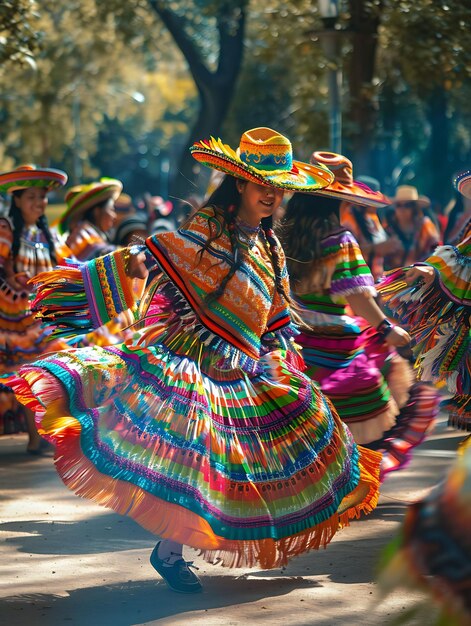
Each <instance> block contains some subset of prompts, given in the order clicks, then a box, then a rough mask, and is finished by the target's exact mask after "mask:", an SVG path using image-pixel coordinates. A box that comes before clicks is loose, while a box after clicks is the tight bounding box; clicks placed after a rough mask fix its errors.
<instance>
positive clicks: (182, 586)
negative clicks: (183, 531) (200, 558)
mask: <svg viewBox="0 0 471 626" xmlns="http://www.w3.org/2000/svg"><path fill="white" fill-rule="evenodd" d="M159 545H160V541H158V542H157V544H156V546H155V548H154V549H153V550H152V554H151V555H150V564H151V565H152V567H153V568H154V569H155V570H156V571H157V572H158V573H159V574H160V575H161V576H162V578H163V579H164V580H165V582H166V583H167V585H168V586H169V587H170V589H172V590H173V591H178V592H179V593H198V592H200V591H201V590H202V589H203V587H202V585H201V582H200V579H199V578H198V576H197V575H196V574H195V573H194V572H192V571H191V569H190V567H193V568H194V569H198V568H197V567H196V566H195V565H193V561H184V560H183V559H177V560H176V561H175V562H174V563H172V564H171V565H170V564H169V563H166V561H167V559H160V558H159V556H158V551H159Z"/></svg>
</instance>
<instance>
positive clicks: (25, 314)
mask: <svg viewBox="0 0 471 626" xmlns="http://www.w3.org/2000/svg"><path fill="white" fill-rule="evenodd" d="M51 234H52V236H53V239H54V244H55V249H56V254H57V255H58V256H59V258H60V255H61V253H62V252H63V242H62V240H61V239H60V237H59V236H58V235H57V233H56V232H55V231H54V230H51ZM12 243H13V231H12V229H11V225H10V222H9V220H7V219H0V268H2V269H3V270H4V274H3V276H0V374H7V373H10V372H12V371H13V370H14V369H16V368H17V367H18V366H19V365H21V364H22V363H26V362H28V361H31V360H32V359H34V358H37V357H38V356H39V355H40V354H41V353H43V352H47V351H49V350H51V349H54V347H55V348H56V349H60V348H62V347H64V344H63V343H62V342H58V343H55V344H51V343H50V342H49V341H48V336H49V334H50V331H49V330H46V329H45V328H42V327H41V324H40V322H39V321H38V320H36V319H35V317H34V315H33V314H32V311H31V301H32V296H31V289H32V287H31V286H27V285H25V286H24V288H19V287H17V286H16V285H15V284H14V283H13V286H12V284H10V283H11V282H12V281H10V282H9V275H10V273H11V272H12V270H13V258H12V254H11V247H12ZM14 268H15V270H16V271H15V273H14V274H13V276H14V277H15V276H16V275H17V274H23V273H24V274H26V276H30V277H31V276H35V275H36V274H37V273H38V272H44V271H47V270H50V269H52V261H51V257H50V253H49V244H48V242H47V240H46V238H45V236H44V233H43V232H42V231H41V230H40V229H38V228H37V227H36V226H32V227H29V228H24V229H23V231H22V233H21V237H20V248H19V250H18V254H17V256H16V257H15V259H14ZM24 279H25V277H24V276H23V280H24Z"/></svg>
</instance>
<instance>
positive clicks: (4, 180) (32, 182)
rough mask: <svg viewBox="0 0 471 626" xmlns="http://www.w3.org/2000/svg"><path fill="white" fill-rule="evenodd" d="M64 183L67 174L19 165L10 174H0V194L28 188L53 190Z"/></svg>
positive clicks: (49, 169)
mask: <svg viewBox="0 0 471 626" xmlns="http://www.w3.org/2000/svg"><path fill="white" fill-rule="evenodd" d="M66 182H67V174H66V173H65V172H63V171H62V170H55V169H51V168H44V167H42V168H39V167H36V166H35V165H20V166H19V167H17V168H16V169H14V170H11V171H10V172H3V174H0V193H12V192H13V191H19V190H21V189H28V188H29V187H42V188H45V189H54V188H56V187H62V186H63V185H65V183H66Z"/></svg>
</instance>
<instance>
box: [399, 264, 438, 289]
mask: <svg viewBox="0 0 471 626" xmlns="http://www.w3.org/2000/svg"><path fill="white" fill-rule="evenodd" d="M434 278H435V269H434V268H433V267H431V266H430V265H414V267H411V269H410V270H407V272H406V275H405V281H406V283H407V284H408V285H411V284H412V283H414V282H415V281H416V280H419V279H421V280H423V281H424V283H425V284H426V285H430V284H431V283H432V282H433V280H434Z"/></svg>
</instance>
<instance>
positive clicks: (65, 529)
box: [0, 420, 463, 626]
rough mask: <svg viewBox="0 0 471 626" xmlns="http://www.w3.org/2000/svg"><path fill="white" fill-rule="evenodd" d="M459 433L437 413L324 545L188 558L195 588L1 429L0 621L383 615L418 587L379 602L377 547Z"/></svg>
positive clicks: (450, 452)
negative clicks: (252, 556) (404, 461)
mask: <svg viewBox="0 0 471 626" xmlns="http://www.w3.org/2000/svg"><path fill="white" fill-rule="evenodd" d="M462 439H463V435H462V434H460V433H456V432H454V431H449V430H448V429H446V427H445V424H444V422H443V420H442V421H441V422H440V423H439V424H438V426H437V428H436V431H435V434H434V435H433V436H432V437H431V438H430V439H429V440H428V441H427V442H425V444H423V445H422V446H421V448H420V449H419V450H418V451H417V453H416V454H415V457H414V460H413V462H412V464H411V465H410V466H409V467H408V468H407V469H406V470H403V471H402V472H398V473H397V474H396V475H392V476H390V477H389V478H388V480H387V481H386V483H385V485H384V487H383V490H382V494H383V495H382V497H381V500H380V504H379V506H378V508H377V509H376V511H375V513H374V514H373V515H371V516H370V517H368V518H365V519H363V520H361V521H358V522H354V523H353V524H352V526H350V527H349V528H347V529H345V530H343V531H342V532H341V533H339V534H338V535H337V536H336V538H335V539H334V540H333V542H332V543H331V544H330V546H329V547H328V548H327V549H326V550H322V551H320V552H317V553H311V554H308V555H306V556H303V557H299V558H298V559H295V560H294V561H293V562H292V563H291V564H290V565H289V567H288V568H287V569H286V570H285V571H283V572H282V571H280V570H273V571H269V572H267V571H257V570H228V569H224V568H221V567H215V566H210V565H207V564H206V563H205V562H203V561H202V560H201V559H199V558H197V557H195V563H196V565H198V566H199V567H200V571H199V574H200V575H201V577H202V580H203V583H204V587H205V590H204V592H203V593H202V594H199V595H197V596H184V595H179V594H174V593H172V592H170V591H168V590H167V587H166V586H165V584H164V583H163V582H162V581H161V579H160V578H159V576H158V575H157V574H156V573H155V572H154V570H153V569H152V568H151V566H150V565H149V563H148V557H149V554H150V551H151V548H152V547H153V545H154V543H155V539H154V538H153V536H152V535H150V534H149V533H148V532H146V531H145V530H143V529H141V528H140V527H139V526H138V525H137V524H135V523H134V522H133V521H131V520H129V519H127V518H124V517H120V516H118V515H116V514H114V513H111V512H110V511H108V510H106V509H103V508H101V507H99V506H96V505H93V504H92V503H90V502H88V501H86V500H82V499H79V498H77V497H76V496H74V495H73V494H72V493H71V492H69V491H68V490H67V489H66V488H65V487H64V486H63V484H62V483H61V481H60V480H59V478H58V476H57V475H56V473H55V470H54V467H53V462H52V457H51V456H49V457H43V458H33V457H28V456H27V455H26V454H25V453H24V448H25V445H26V440H25V438H24V437H23V436H20V435H18V436H13V437H0V497H1V499H0V539H1V540H2V541H1V543H0V574H1V578H0V624H5V625H6V624H8V625H9V626H10V625H12V626H31V625H34V626H41V625H47V626H58V625H65V624H71V625H73V626H85V625H87V626H131V625H133V626H134V625H144V624H148V625H151V624H175V625H177V624H178V625H180V624H181V625H185V626H186V625H191V626H193V625H194V624H195V625H205V626H206V625H210V626H211V625H214V624H217V625H224V626H226V625H227V626H236V625H242V624H244V625H248V624H254V623H257V624H270V626H276V625H281V624H282V625H283V626H308V625H315V626H340V625H344V624H348V625H349V626H357V625H358V626H360V625H361V626H373V625H374V626H376V625H378V624H381V625H383V624H389V622H390V621H391V620H392V619H393V616H397V615H401V614H404V612H405V611H406V610H407V608H408V607H410V606H411V603H412V602H414V601H415V600H416V599H417V596H416V595H414V594H412V593H410V592H407V591H406V592H404V591H397V592H396V593H395V594H394V595H392V596H391V597H390V598H388V599H387V600H386V601H383V602H382V603H380V604H379V605H378V600H377V598H376V595H375V593H376V590H375V584H374V580H375V573H374V572H375V567H376V563H377V561H378V556H379V554H380V553H381V550H382V549H383V547H384V546H385V545H386V544H387V543H388V541H389V540H390V539H391V538H392V537H393V536H394V534H395V532H396V530H397V529H398V527H399V524H400V522H401V520H402V518H403V514H404V510H405V506H406V504H407V502H410V501H413V500H415V499H417V498H419V497H420V496H421V495H423V494H424V493H425V492H426V491H427V490H428V488H429V487H430V486H431V485H433V484H434V483H435V482H437V481H438V480H439V479H440V478H441V477H442V476H443V475H444V473H445V471H446V469H447V467H448V466H449V465H450V463H451V461H452V460H453V458H454V456H455V450H456V447H457V444H458V442H459V441H460V440H462ZM186 556H187V558H188V557H190V556H191V557H192V556H193V555H192V554H191V551H188V553H186ZM431 623H432V618H430V624H431ZM420 626H427V625H426V624H424V622H423V621H422V622H420Z"/></svg>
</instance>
